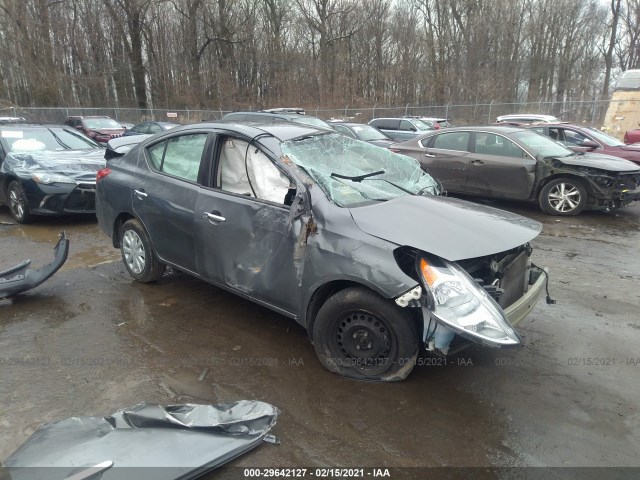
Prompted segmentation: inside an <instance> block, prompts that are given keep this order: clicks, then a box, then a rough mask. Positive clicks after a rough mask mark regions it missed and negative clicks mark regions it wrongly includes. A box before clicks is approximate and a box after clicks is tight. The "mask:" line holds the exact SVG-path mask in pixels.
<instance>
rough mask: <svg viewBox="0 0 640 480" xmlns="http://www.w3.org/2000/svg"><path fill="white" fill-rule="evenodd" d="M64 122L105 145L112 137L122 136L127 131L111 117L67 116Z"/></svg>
mask: <svg viewBox="0 0 640 480" xmlns="http://www.w3.org/2000/svg"><path fill="white" fill-rule="evenodd" d="M64 123H65V125H69V126H70V127H73V128H75V129H76V130H79V131H81V132H82V133H84V134H85V135H86V136H87V137H89V138H91V139H92V140H94V141H96V142H98V143H99V144H100V145H103V146H104V145H106V144H107V142H108V141H109V140H111V139H112V138H117V137H121V136H122V135H123V134H124V132H125V128H124V127H123V126H122V125H120V124H119V123H118V122H116V121H115V120H114V119H113V118H111V117H102V116H89V117H80V116H74V117H69V118H67V119H66V120H65V122H64Z"/></svg>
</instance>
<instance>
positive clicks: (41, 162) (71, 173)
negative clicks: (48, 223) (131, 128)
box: [0, 148, 106, 181]
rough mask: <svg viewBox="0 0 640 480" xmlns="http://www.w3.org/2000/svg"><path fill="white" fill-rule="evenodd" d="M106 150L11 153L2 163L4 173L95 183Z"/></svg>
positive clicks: (102, 166)
mask: <svg viewBox="0 0 640 480" xmlns="http://www.w3.org/2000/svg"><path fill="white" fill-rule="evenodd" d="M105 165H106V161H105V159H104V150H102V149H98V148H96V149H93V150H61V151H39V152H29V153H27V152H20V153H18V152H13V153H9V154H8V155H7V157H6V158H5V160H4V162H3V163H2V167H1V168H0V171H1V172H2V173H15V174H16V175H17V176H18V177H21V178H30V177H31V176H32V174H33V173H36V172H47V173H49V174H59V175H66V176H68V177H71V178H73V179H74V180H76V181H92V180H93V181H95V179H96V172H97V171H98V170H100V169H101V168H104V167H105Z"/></svg>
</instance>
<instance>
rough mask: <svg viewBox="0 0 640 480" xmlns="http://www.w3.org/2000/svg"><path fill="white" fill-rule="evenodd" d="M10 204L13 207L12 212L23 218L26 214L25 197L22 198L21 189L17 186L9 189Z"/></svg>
mask: <svg viewBox="0 0 640 480" xmlns="http://www.w3.org/2000/svg"><path fill="white" fill-rule="evenodd" d="M9 206H10V207H11V213H13V214H14V215H15V217H16V218H22V217H23V216H24V209H25V204H24V198H22V195H21V194H20V191H18V189H17V188H16V187H15V186H13V187H11V188H10V189H9Z"/></svg>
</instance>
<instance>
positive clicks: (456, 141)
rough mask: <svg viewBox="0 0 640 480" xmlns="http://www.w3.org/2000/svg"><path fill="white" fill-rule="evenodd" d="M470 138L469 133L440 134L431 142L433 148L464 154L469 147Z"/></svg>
mask: <svg viewBox="0 0 640 480" xmlns="http://www.w3.org/2000/svg"><path fill="white" fill-rule="evenodd" d="M477 135H478V134H477V133H476V136H477ZM470 136H471V133H469V132H449V133H441V134H440V135H437V136H436V138H435V140H434V142H433V148H440V149H442V150H458V151H461V152H466V151H467V149H468V147H469V137H470ZM476 151H477V150H476Z"/></svg>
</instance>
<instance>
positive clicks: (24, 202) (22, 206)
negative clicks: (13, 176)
mask: <svg viewBox="0 0 640 480" xmlns="http://www.w3.org/2000/svg"><path fill="white" fill-rule="evenodd" d="M6 198H7V205H8V206H9V212H10V213H11V216H12V217H13V218H14V220H15V221H16V222H18V223H29V222H30V221H31V219H32V215H31V212H30V211H29V200H28V199H27V195H26V194H25V193H24V189H23V188H22V184H21V183H20V182H19V181H18V180H13V181H12V182H10V183H9V185H8V186H7V192H6Z"/></svg>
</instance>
